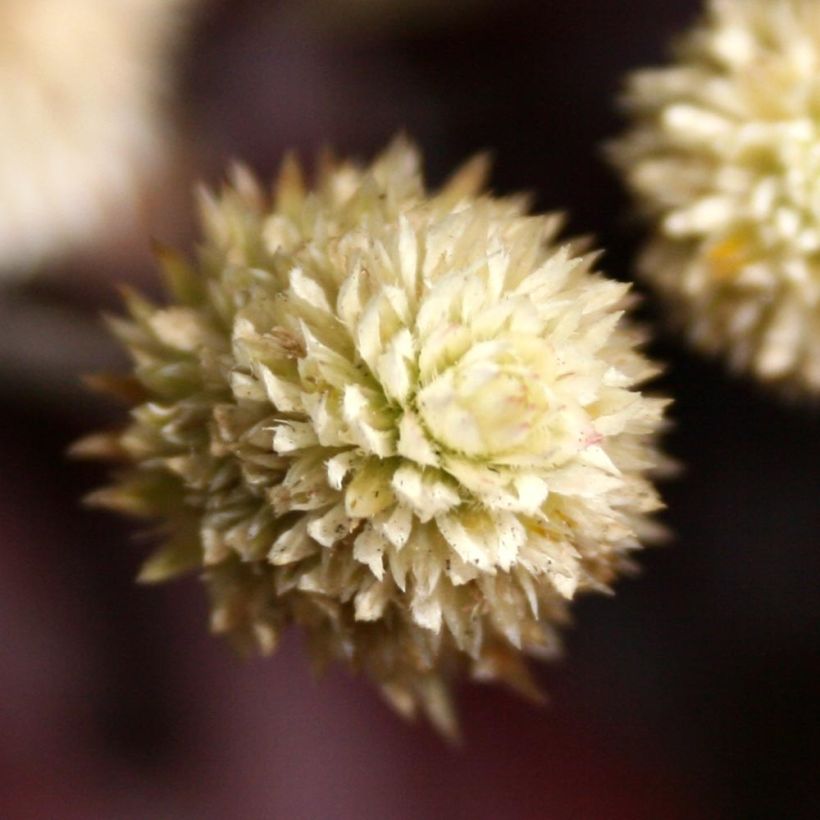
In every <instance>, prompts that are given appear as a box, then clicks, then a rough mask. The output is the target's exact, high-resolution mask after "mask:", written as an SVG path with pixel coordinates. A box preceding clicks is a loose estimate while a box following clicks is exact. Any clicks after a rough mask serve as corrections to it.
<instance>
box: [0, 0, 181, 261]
mask: <svg viewBox="0 0 820 820" xmlns="http://www.w3.org/2000/svg"><path fill="white" fill-rule="evenodd" d="M189 2H191V0H3V2H2V4H0V121H2V128H0V274H3V275H6V276H20V275H22V274H25V273H27V272H28V271H30V270H31V269H32V268H35V267H36V266H38V265H40V264H42V263H44V262H46V261H48V260H51V259H52V258H53V257H55V256H57V255H62V254H64V253H66V252H67V251H72V250H76V249H78V248H83V247H85V246H86V245H90V244H92V243H94V242H95V241H97V240H99V239H100V237H106V236H108V235H110V234H111V233H112V232H114V231H117V230H121V229H122V226H123V225H124V224H127V223H129V222H134V221H136V220H137V218H138V215H139V208H140V196H141V195H142V194H143V192H144V190H145V188H146V187H147V183H148V181H149V180H150V179H151V178H152V177H155V176H156V175H157V174H158V172H159V169H160V167H161V166H162V163H163V162H164V161H165V160H167V152H168V145H169V142H170V139H171V135H170V133H169V130H168V126H167V124H166V123H165V122H164V116H163V103H164V99H163V96H164V94H165V92H166V90H167V89H166V87H165V86H166V75H167V73H168V65H167V63H168V59H169V50H170V46H171V43H172V41H173V38H174V34H175V33H176V30H177V23H178V17H179V15H180V11H181V8H182V7H184V6H186V5H188V4H189Z"/></svg>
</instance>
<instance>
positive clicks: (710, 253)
mask: <svg viewBox="0 0 820 820" xmlns="http://www.w3.org/2000/svg"><path fill="white" fill-rule="evenodd" d="M675 56H676V60H675V62H674V63H673V64H672V65H669V66H667V67H664V68H658V69H650V70H643V71H638V72H637V73H635V74H634V75H633V76H632V77H631V78H630V80H629V83H628V86H627V92H626V96H625V103H626V108H627V110H628V112H629V113H630V115H631V116H632V118H633V120H634V123H633V126H632V128H631V130H630V132H629V133H628V134H627V135H626V136H625V137H624V138H622V139H621V141H620V142H618V143H616V144H615V145H614V146H613V147H612V157H613V158H614V160H615V162H616V164H617V165H618V166H619V167H620V169H621V170H622V172H623V175H624V177H625V179H626V182H627V184H628V186H629V187H630V188H631V190H632V191H633V192H634V194H635V196H636V198H637V200H638V203H639V205H640V207H641V208H642V209H643V211H644V214H645V215H646V217H647V219H648V221H649V222H650V224H651V226H652V231H653V232H652V237H651V239H650V240H649V243H648V245H647V247H646V249H645V252H644V253H643V256H642V258H641V260H640V263H639V264H640V269H641V271H642V273H643V274H644V275H645V277H646V279H647V280H648V281H651V282H652V283H653V284H655V285H657V286H658V288H659V289H660V290H661V291H662V292H663V293H664V294H665V295H666V296H667V297H669V299H670V300H671V303H672V305H673V306H674V308H675V310H676V311H677V314H678V318H679V319H680V320H681V321H683V322H684V323H685V324H686V325H687V326H688V330H689V335H690V337H691V339H692V340H693V342H694V343H695V344H697V345H698V346H700V347H701V348H704V349H706V350H708V351H710V352H711V351H720V352H724V353H725V354H727V355H728V357H729V358H730V361H731V362H732V363H733V365H734V366H735V367H737V368H740V369H744V370H750V371H752V372H753V373H755V374H756V375H757V376H759V377H760V378H762V379H765V380H767V381H775V382H783V383H786V384H790V385H792V386H797V387H798V388H800V389H802V390H810V391H815V392H817V391H820V3H818V2H816V0H711V2H709V3H708V6H707V11H706V14H705V17H704V19H702V20H701V22H700V23H699V24H698V25H697V26H696V27H695V28H694V30H692V31H691V32H689V33H688V34H687V35H686V36H685V37H683V39H682V40H681V41H680V43H679V44H678V46H677V49H676V52H675Z"/></svg>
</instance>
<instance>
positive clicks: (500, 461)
mask: <svg viewBox="0 0 820 820" xmlns="http://www.w3.org/2000/svg"><path fill="white" fill-rule="evenodd" d="M320 165H321V167H320V168H319V170H318V179H317V184H316V187H315V190H313V191H308V190H306V188H305V185H304V183H303V177H302V174H301V172H300V170H299V168H298V167H297V165H296V164H295V163H294V162H293V161H287V162H286V163H285V164H284V167H283V170H282V173H281V178H280V180H279V183H278V185H277V186H276V188H275V194H274V197H273V202H272V204H271V203H269V202H268V201H267V200H266V197H265V196H264V195H263V193H262V192H261V191H260V190H259V188H258V187H257V185H256V183H255V182H254V181H253V179H252V178H251V177H250V176H249V175H248V174H247V173H245V172H239V173H238V174H237V175H236V178H235V181H234V185H233V186H232V187H229V188H227V189H226V190H225V191H224V192H223V194H222V195H221V196H220V197H218V198H213V197H211V196H206V197H205V198H204V200H203V207H202V212H203V220H204V233H205V242H204V245H203V247H202V249H201V253H200V257H199V261H198V264H197V265H196V266H195V267H188V266H187V265H186V264H185V263H184V262H183V261H182V260H180V259H179V258H177V257H175V256H173V255H170V254H169V253H168V252H164V254H163V262H164V266H165V270H166V272H167V274H168V279H169V282H170V287H171V293H172V297H173V304H172V305H171V306H169V307H157V306H154V305H152V304H149V303H148V302H146V301H144V300H143V299H141V298H138V297H136V296H133V295H132V296H131V297H130V298H129V308H130V313H131V318H130V319H129V320H115V321H114V322H113V326H114V329H115V330H116V332H117V334H118V335H119V337H120V338H121V339H122V340H123V341H124V343H125V344H126V345H127V347H128V348H129V350H130V351H131V353H132V355H133V358H134V361H135V365H136V369H135V380H134V382H133V383H132V384H131V385H130V387H128V388H127V391H126V392H128V393H129V394H130V395H132V396H133V395H138V396H139V399H138V403H137V405H136V406H135V407H134V409H133V411H132V420H131V424H130V425H129V426H128V427H127V429H125V431H124V432H122V433H119V434H116V435H114V436H103V437H101V438H100V437H98V438H93V439H91V440H89V441H87V442H86V443H85V444H84V445H83V446H82V447H81V448H80V449H81V450H83V451H84V452H86V453H92V454H99V453H101V454H107V455H113V456H117V457H121V458H122V459H123V460H124V463H125V467H124V470H123V472H122V474H121V476H120V480H119V482H118V483H117V484H116V485H115V486H113V487H112V488H110V489H108V490H103V491H102V492H101V493H98V494H97V495H96V500H97V501H99V502H101V503H103V504H105V505H107V506H109V507H114V508H119V509H122V510H126V511H129V512H135V513H144V514H146V515H151V516H157V517H160V518H162V519H164V520H165V521H166V522H167V523H166V526H167V530H168V543H167V545H166V546H165V547H163V548H162V549H161V550H160V552H159V553H158V554H157V555H155V556H154V557H153V558H151V559H150V560H149V561H148V563H147V564H146V566H145V568H144V570H143V578H144V579H146V580H161V579H164V578H166V577H168V576H170V575H172V574H174V573H176V572H178V571H182V570H184V569H189V568H200V569H202V570H203V577H204V579H205V583H206V584H207V586H208V587H209V589H210V593H211V598H212V602H213V622H212V623H213V628H214V629H215V630H216V631H217V632H225V633H229V634H230V635H232V636H233V637H234V638H236V639H238V640H239V641H240V643H245V644H248V645H256V646H258V647H259V648H261V649H262V650H265V651H269V650H272V649H273V648H274V647H275V646H276V643H277V640H278V638H279V635H280V633H281V631H282V629H283V627H285V626H287V625H288V624H289V623H291V622H297V623H298V624H300V625H301V626H302V627H304V629H305V631H306V632H307V636H308V639H309V643H310V645H311V648H312V649H313V651H314V653H315V656H316V657H317V659H319V660H320V661H323V660H326V659H339V660H344V661H346V662H348V663H349V664H351V665H352V666H353V667H354V668H357V669H361V670H364V671H365V672H366V673H367V674H368V675H370V676H371V677H372V678H373V679H374V680H375V681H376V682H377V683H378V685H379V686H380V687H381V689H382V691H383V692H384V694H385V695H386V696H387V697H388V699H389V700H390V701H391V702H392V703H393V704H394V705H395V706H396V707H397V708H398V709H399V710H400V711H402V712H404V713H408V714H411V713H413V712H414V711H415V710H416V709H417V707H419V706H421V707H422V708H423V709H424V710H426V712H427V713H428V714H429V716H430V717H431V719H432V720H433V721H434V723H436V725H438V726H439V727H440V728H442V729H444V730H446V731H450V730H452V729H453V726H454V723H453V716H452V713H451V707H450V701H449V697H448V690H449V686H450V683H451V682H452V681H453V680H454V678H455V677H456V676H458V675H459V674H465V673H466V674H468V675H471V676H473V677H475V678H487V679H500V680H504V681H507V682H509V683H510V684H512V685H513V686H515V687H517V688H518V689H520V690H522V691H524V692H525V693H530V694H534V693H535V692H536V691H537V690H536V687H535V686H534V685H533V683H532V681H531V679H530V676H529V675H528V672H527V668H526V665H525V663H524V656H525V655H536V656H542V655H544V654H548V653H551V652H553V651H554V649H555V647H556V637H555V634H554V625H555V624H557V623H558V622H560V621H562V620H563V619H564V616H565V612H566V608H567V602H568V601H569V600H570V599H571V598H572V597H573V595H574V594H575V592H576V591H578V590H588V589H602V588H605V587H607V585H608V584H609V582H610V581H611V580H612V579H613V578H614V576H615V575H616V574H617V573H618V571H619V570H620V569H622V568H623V567H624V566H625V562H626V556H627V554H628V553H629V552H630V550H633V549H634V548H636V547H637V546H638V545H639V538H640V537H642V536H645V535H649V534H650V533H651V531H652V528H653V525H652V523H651V520H650V519H649V517H648V516H649V514H650V513H652V512H653V511H654V510H656V509H657V508H658V506H659V500H658V496H657V494H656V492H655V490H654V488H653V486H652V484H651V483H650V480H649V478H648V475H649V472H650V471H651V470H652V468H653V466H654V465H655V464H656V462H657V459H658V455H657V451H656V445H655V440H654V434H655V433H656V431H657V430H658V428H659V424H660V420H661V415H662V407H663V404H664V402H663V401H662V400H660V399H652V398H647V397H645V396H643V395H642V394H641V392H639V390H638V387H637V386H638V385H639V384H640V383H642V382H643V381H644V380H645V379H647V378H648V377H649V376H651V375H652V374H653V373H654V372H655V369H654V367H653V366H652V365H651V364H649V363H648V362H647V360H646V359H645V358H644V356H643V355H642V354H641V353H640V352H638V351H637V350H636V343H637V341H638V339H637V337H636V335H635V333H634V332H633V331H632V330H631V329H629V328H628V327H626V326H625V325H624V324H623V323H622V321H621V316H622V305H623V302H624V296H625V293H626V290H627V286H626V285H623V284H620V283H617V282H613V281H608V280H606V279H604V278H603V277H601V276H598V275H596V274H594V273H591V268H592V265H593V264H594V257H593V256H592V255H583V254H580V255H579V253H578V252H577V248H575V247H573V246H572V245H564V246H561V247H559V246H556V245H554V244H553V239H554V236H555V234H556V231H557V229H558V223H559V220H558V219H556V218H545V217H532V216H527V215H526V214H525V202H524V201H523V200H522V199H495V198H492V197H490V196H488V195H485V194H482V193H481V188H482V185H483V176H484V165H485V163H484V161H483V160H482V159H480V158H479V159H476V160H473V161H472V162H470V163H468V164H467V165H466V166H465V167H464V168H462V169H461V170H460V171H459V172H457V173H456V174H455V176H453V177H452V178H451V180H450V181H449V182H448V183H447V184H446V185H445V186H444V187H443V188H442V189H441V190H439V191H438V192H437V193H433V194H429V193H428V192H426V190H425V187H424V184H423V181H422V177H421V174H420V169H419V156H418V154H417V152H416V150H415V149H414V148H413V147H412V146H410V145H409V144H408V143H407V142H406V141H403V140H398V141H396V142H395V143H394V144H393V145H392V146H391V147H390V148H389V149H388V150H387V151H386V152H385V153H384V154H383V155H382V156H380V157H379V158H378V159H377V160H376V161H375V162H374V163H373V164H372V165H371V166H370V167H367V168H361V167H357V166H355V165H353V164H348V163H341V164H339V163H336V162H333V161H326V162H324V163H321V164H320Z"/></svg>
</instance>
